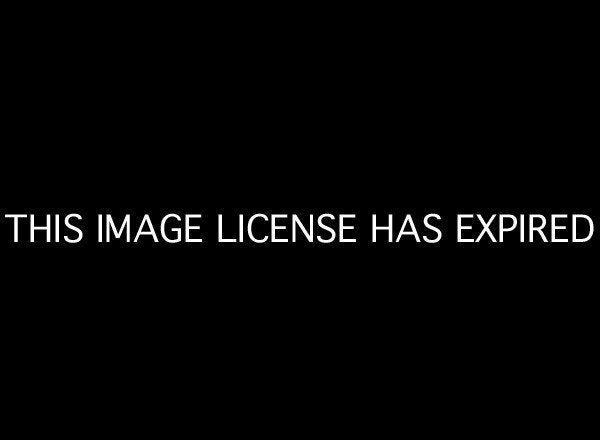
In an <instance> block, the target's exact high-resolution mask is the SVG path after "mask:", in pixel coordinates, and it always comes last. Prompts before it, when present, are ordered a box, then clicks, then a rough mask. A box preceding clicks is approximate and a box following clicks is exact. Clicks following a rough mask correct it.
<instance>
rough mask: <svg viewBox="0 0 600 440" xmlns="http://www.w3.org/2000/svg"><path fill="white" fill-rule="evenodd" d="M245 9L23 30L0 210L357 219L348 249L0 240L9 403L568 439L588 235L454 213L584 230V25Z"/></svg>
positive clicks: (585, 316) (580, 367)
mask: <svg viewBox="0 0 600 440" xmlns="http://www.w3.org/2000/svg"><path fill="white" fill-rule="evenodd" d="M52 12H57V11H52ZM153 12H157V11H153ZM163 12H164V11H163ZM247 12H248V14H247V13H246V12H240V11H239V10H237V9H236V11H233V10H232V11H228V12H227V13H225V14H224V15H223V14H221V15H216V14H215V13H214V12H212V11H211V12H207V11H204V12H195V13H193V14H190V15H188V14H186V13H184V12H183V11H180V12H177V13H175V15H173V16H171V15H170V14H169V15H167V14H166V13H165V15H164V16H163V14H162V12H161V14H159V15H160V18H156V16H155V15H152V17H150V16H147V15H146V13H145V12H144V13H141V12H140V11H137V12H136V13H133V14H127V15H126V14H125V13H124V12H122V13H119V14H114V16H112V15H111V16H110V17H107V18H102V19H100V18H99V17H100V15H97V14H100V12H97V13H96V12H95V13H94V14H92V15H85V19H83V18H82V16H78V18H77V19H75V18H74V19H66V22H65V23H63V22H62V21H57V20H50V19H48V16H46V17H45V16H44V14H43V13H41V14H40V16H36V17H35V19H34V18H33V15H36V14H34V13H33V12H32V11H30V12H28V14H26V15H25V16H23V17H24V19H25V20H24V21H19V23H18V24H16V25H15V26H14V29H10V30H8V31H7V39H6V44H5V52H4V55H3V66H4V67H3V70H4V72H3V73H4V74H5V79H4V80H3V85H4V87H3V96H4V99H3V110H4V111H3V124H2V125H3V133H4V136H3V137H4V142H3V156H4V158H3V160H2V173H1V176H2V177H1V179H2V201H1V202H2V205H1V206H2V213H3V214H4V213H5V212H31V213H42V212H43V213H67V212H79V213H83V214H86V215H87V216H89V215H92V214H94V213H96V212H105V211H107V210H110V211H113V212H124V211H131V212H151V213H153V214H155V215H158V214H160V213H163V212H169V211H175V212H179V213H186V212H190V213H202V214H204V215H205V216H206V217H208V218H210V217H211V216H214V215H215V214H216V213H217V212H222V211H229V212H237V211H239V210H243V211H246V212H252V211H256V212H288V213H292V212H294V213H319V212H325V211H328V212H334V213H335V212H356V213H359V215H361V243H360V244H359V245H348V246H342V245H338V246H331V247H326V248H323V247H321V248H317V247H291V246H285V245H283V246H275V245H273V246H268V247H262V248H252V247H244V248H234V249H232V248H227V249H225V248H218V247H216V246H214V245H210V244H207V245H206V246H199V247H175V248H164V247H158V248H154V247H152V246H138V247H129V248H128V247H126V246H124V247H117V248H115V247H111V248H102V247H98V246H95V245H94V244H93V243H88V244H83V245H81V246H76V247H63V246H54V247H53V246H39V247H35V248H31V247H27V246H23V247H20V246H10V245H9V243H8V242H7V240H4V242H3V245H2V254H3V257H5V258H3V263H2V264H3V270H2V273H3V278H4V282H3V284H4V285H5V286H6V287H5V288H3V289H2V291H3V295H2V301H3V303H4V304H3V307H2V311H3V314H4V315H5V319H3V324H4V327H5V331H4V338H3V339H4V341H5V347H6V348H5V355H6V356H5V358H6V362H5V365H7V366H8V367H9V370H10V373H9V374H8V375H7V376H6V382H7V384H8V385H9V386H10V388H11V389H13V388H14V389H15V393H14V394H11V396H14V397H11V404H10V408H11V412H12V413H13V414H15V415H20V416H23V414H31V410H32V409H34V408H35V409H38V410H40V411H39V412H40V413H41V414H45V415H46V417H47V418H45V419H44V420H47V421H46V422H44V423H49V424H52V425H57V426H63V423H67V424H71V423H73V420H74V419H77V420H78V421H83V422H88V423H86V425H87V426H88V427H89V426H99V427H107V426H109V425H112V422H113V421H123V420H128V421H131V420H133V421H134V425H136V426H138V427H148V426H150V427H152V428H153V429H158V426H157V425H160V426H163V427H165V428H166V429H167V430H168V431H171V430H174V429H176V428H180V427H181V426H183V425H184V424H183V422H184V421H191V422H192V423H193V424H201V426H198V427H200V428H202V427H203V426H204V425H203V423H205V420H207V419H208V420H210V421H212V422H213V423H214V422H216V423H217V424H218V425H219V426H221V427H222V429H225V430H230V429H239V428H242V429H251V428H255V427H256V428H261V429H266V428H269V429H273V428H274V427H275V426H276V425H278V424H279V423H281V422H283V423H282V424H283V426H284V427H285V428H286V429H287V430H286V431H282V432H288V431H290V430H291V431H295V430H298V429H306V430H308V432H314V431H313V430H312V429H313V428H312V427H313V426H315V422H317V423H318V422H323V421H328V422H330V423H329V426H330V428H329V429H331V430H332V431H331V432H337V430H340V429H344V428H350V429H357V430H358V429H359V428H363V429H365V430H366V431H365V432H372V431H373V430H375V429H383V428H384V427H386V426H387V425H388V424H389V423H391V424H392V426H395V427H396V428H399V427H400V428H401V427H403V426H407V427H408V425H404V424H403V423H405V422H401V421H402V420H407V419H408V420H410V421H412V422H413V423H416V424H418V425H420V426H421V427H422V428H423V429H426V430H431V429H440V428H441V429H455V428H460V429H465V428H467V427H469V428H471V429H473V428H474V427H475V425H477V424H478V423H481V422H483V425H484V426H485V427H486V428H487V429H488V430H490V429H491V430H497V429H507V430H509V432H512V431H510V430H511V429H512V428H511V427H512V426H514V423H515V422H522V421H525V420H528V421H532V420H533V421H534V423H532V424H531V426H532V428H533V429H540V427H548V426H551V427H553V428H556V429H557V428H558V426H557V425H559V424H560V425H561V426H563V427H566V428H568V429H573V424H572V423H573V419H572V418H571V416H572V415H573V414H576V415H577V417H578V418H579V420H580V421H581V420H583V419H584V418H585V417H586V414H588V411H589V409H586V408H587V405H586V403H585V402H586V396H589V395H590V394H591V393H592V390H593V389H595V388H594V385H593V381H592V375H591V372H592V371H593V369H594V366H595V365H596V364H595V363H594V362H592V359H593V356H592V355H593V348H594V347H593V341H594V339H595V338H596V336H597V327H598V326H597V322H596V320H595V314H596V310H597V304H596V301H595V299H594V297H593V295H594V293H595V290H597V289H596V287H595V284H594V283H593V281H595V279H594V269H595V266H596V262H597V253H596V247H597V238H595V239H594V242H593V243H590V244H587V245H560V244H559V245H552V246H544V245H541V246H522V245H521V246H518V245H515V244H508V245H506V246H486V245H482V246H460V245H458V244H456V243H455V242H454V241H455V240H454V238H455V236H454V225H453V218H454V216H455V215H456V214H457V213H460V212H477V213H487V214H490V213H512V214H518V213H530V212H531V213H545V214H549V213H585V214H588V215H592V216H593V217H594V218H595V220H596V221H597V212H598V211H597V208H596V207H595V205H596V203H595V200H596V199H595V195H594V193H593V188H594V187H595V186H596V184H595V180H596V179H595V178H594V177H595V174H594V161H593V159H592V154H593V152H592V147H593V146H594V145H596V144H597V135H596V133H595V130H594V128H595V121H596V118H597V108H596V107H595V102H596V101H597V85H596V84H595V82H594V81H593V78H595V77H597V69H596V68H595V66H594V65H593V54H594V52H593V49H594V47H593V46H592V44H591V43H592V40H591V39H589V38H590V36H589V35H588V33H591V32H592V29H591V28H589V27H588V26H587V25H586V24H585V23H584V22H583V21H582V19H581V18H580V17H575V18H569V17H567V16H566V15H565V16H563V17H561V19H560V20H559V21H556V19H553V20H550V19H549V18H543V17H542V16H541V15H540V14H539V13H536V14H532V15H527V17H526V18H524V17H525V13H524V11H521V13H520V14H516V15H514V16H513V15H510V14H509V16H506V15H504V14H500V11H496V12H494V13H487V12H483V11H481V13H480V15H477V13H476V12H475V11H469V14H466V11H445V12H441V11H427V12H425V13H420V14H416V13H414V12H412V11H404V12H397V11H395V12H393V13H392V12H385V11H380V12H376V13H374V14H371V13H369V14H367V13H366V11H353V12H354V14H351V15H347V14H346V13H344V14H338V13H332V14H328V15H327V17H326V18H325V14H324V11H321V13H319V14H308V16H307V15H306V14H303V13H301V11H295V12H293V13H284V12H283V11H281V12H280V13H276V12H275V11H272V10H270V11H269V13H268V14H267V13H266V12H265V11H262V12H261V11H255V10H253V11H247ZM305 12H306V11H305ZM338 12H339V11H338ZM446 12H448V13H449V12H453V13H454V15H446ZM538 12H539V11H538ZM69 13H70V14H73V13H74V12H73V11H70V12H69ZM250 13H253V14H251V15H249V14H250ZM75 14H76V13H75ZM278 14H280V15H278ZM470 14H474V15H470ZM184 16H185V18H184ZM69 17H70V15H69ZM102 17H104V15H102ZM257 17H259V18H260V19H259V18H257ZM517 17H518V18H517ZM63 18H65V16H64V15H63ZM375 212H376V213H380V214H387V213H395V214H405V213H413V214H423V213H428V212H438V213H440V214H441V215H443V217H444V219H445V220H446V221H447V225H448V227H447V228H445V229H444V233H445V238H444V241H443V243H441V244H440V245H438V246H420V247H417V246H413V245H411V244H410V243H407V244H406V245H401V246H394V247H377V248H376V247H374V246H371V245H369V244H368V238H369V234H368V229H367V228H366V225H368V223H364V221H365V220H368V218H369V215H370V214H371V213H375ZM363 229H366V232H365V231H363ZM3 233H5V231H3ZM4 237H6V235H4ZM54 411H56V412H58V413H61V414H63V416H62V417H54V416H52V414H53V412H54ZM36 413H38V412H36ZM40 417H41V416H40ZM173 417H174V418H173ZM40 420H41V419H40ZM92 423H93V424H92ZM578 425H579V423H578ZM48 426H50V425H48ZM133 429H139V428H135V427H134V428H133Z"/></svg>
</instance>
